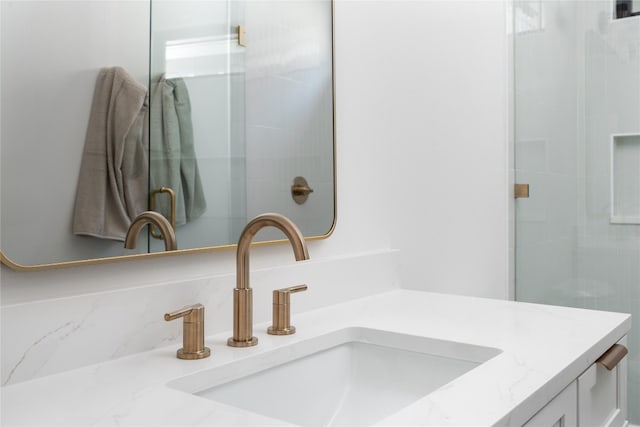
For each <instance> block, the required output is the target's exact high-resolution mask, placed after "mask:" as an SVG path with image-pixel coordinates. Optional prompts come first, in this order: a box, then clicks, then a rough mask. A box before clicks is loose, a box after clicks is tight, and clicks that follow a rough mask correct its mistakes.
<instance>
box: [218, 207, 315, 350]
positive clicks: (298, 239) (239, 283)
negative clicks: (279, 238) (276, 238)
mask: <svg viewBox="0 0 640 427" xmlns="http://www.w3.org/2000/svg"><path fill="white" fill-rule="evenodd" d="M268 226H271V227H276V228H278V229H280V230H281V231H282V232H283V233H284V234H285V235H286V236H287V238H288V239H289V242H290V243H291V246H292V247H293V253H294V255H295V258H296V261H301V260H305V259H309V252H308V251H307V244H306V243H305V241H304V237H303V236H302V233H301V232H300V230H299V229H298V227H296V225H295V224H294V223H293V222H291V220H290V219H288V218H287V217H285V216H283V215H280V214H274V213H267V214H262V215H258V216H257V217H255V218H254V219H252V220H251V221H250V222H249V223H248V224H247V225H246V226H245V228H244V230H242V233H241V234H240V239H239V240H238V249H237V251H236V287H235V289H234V290H233V337H231V338H229V339H228V340H227V345H229V346H231V347H251V346H254V345H256V344H258V338H256V337H254V336H253V289H251V287H250V286H249V248H250V247H251V240H252V239H253V236H255V235H256V233H257V232H258V231H259V230H260V229H262V228H264V227H268Z"/></svg>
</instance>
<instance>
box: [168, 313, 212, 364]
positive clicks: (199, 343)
mask: <svg viewBox="0 0 640 427" xmlns="http://www.w3.org/2000/svg"><path fill="white" fill-rule="evenodd" d="M180 317H184V322H183V326H182V330H183V332H182V348H181V349H180V350H178V352H177V354H176V356H177V357H178V359H188V360H193V359H204V358H205V357H209V356H210V355H211V350H210V349H209V347H205V346H204V305H202V304H194V305H189V306H186V307H184V308H181V309H180V310H177V311H174V312H171V313H165V315H164V320H166V321H167V322H169V321H171V320H175V319H178V318H180Z"/></svg>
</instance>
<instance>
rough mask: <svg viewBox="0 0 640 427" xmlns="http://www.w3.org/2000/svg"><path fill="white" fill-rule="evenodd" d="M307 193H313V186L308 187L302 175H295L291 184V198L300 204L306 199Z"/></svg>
mask: <svg viewBox="0 0 640 427" xmlns="http://www.w3.org/2000/svg"><path fill="white" fill-rule="evenodd" d="M309 193H313V188H309V184H308V183H307V180H306V179H305V178H304V177H302V176H296V177H295V178H294V179H293V185H292V186H291V197H292V198H293V200H294V201H295V202H296V203H297V204H299V205H301V204H303V203H304V202H306V201H307V198H308V197H309Z"/></svg>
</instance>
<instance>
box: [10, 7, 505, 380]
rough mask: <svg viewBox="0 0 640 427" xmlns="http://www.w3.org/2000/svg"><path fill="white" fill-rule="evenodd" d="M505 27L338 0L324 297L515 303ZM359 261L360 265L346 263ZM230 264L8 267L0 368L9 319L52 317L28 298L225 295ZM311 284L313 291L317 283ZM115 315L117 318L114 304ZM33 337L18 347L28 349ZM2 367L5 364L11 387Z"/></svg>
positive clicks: (491, 17) (427, 10)
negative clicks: (166, 291) (415, 293)
mask: <svg viewBox="0 0 640 427" xmlns="http://www.w3.org/2000/svg"><path fill="white" fill-rule="evenodd" d="M504 27H505V26H504V3H503V2H498V1H486V2H485V1H473V2H449V1H384V2H382V1H372V2H370V1H348V0H338V1H337V3H336V16H335V34H336V50H335V61H336V93H337V96H336V102H337V105H336V126H337V186H338V192H337V193H338V196H337V202H338V205H337V209H338V220H337V226H336V229H335V232H334V233H333V235H332V236H331V237H330V238H329V239H327V240H323V241H315V242H310V245H309V251H310V254H311V257H312V259H313V260H318V261H319V262H321V266H322V268H321V270H320V271H325V270H326V271H329V272H331V275H330V277H324V278H323V279H320V283H317V284H316V286H321V287H322V289H323V290H324V291H325V292H326V291H327V290H328V289H335V290H336V291H338V292H340V291H342V292H350V291H351V288H354V287H355V288H356V289H359V290H358V291H357V293H359V294H362V295H364V294H365V293H366V292H367V289H371V291H378V290H380V289H383V288H385V287H392V286H395V285H397V280H396V277H397V276H398V275H399V277H400V279H401V283H402V284H403V285H404V286H406V287H411V288H418V289H425V290H434V291H443V292H454V293H461V294H469V295H479V296H487V297H505V296H506V295H507V258H508V257H507V252H508V243H507V193H508V192H507V188H506V187H507V185H506V181H507V178H506V176H507V171H506V154H505V153H506V143H505V141H506V113H505V111H506V94H505V93H506V85H505V81H506V78H505V75H506V48H505V45H506V41H505V40H506V32H505V31H504ZM391 248H397V249H399V250H400V262H399V263H397V264H398V265H396V261H395V258H393V257H392V258H393V259H392V260H391V261H390V258H388V257H387V256H385V255H384V254H393V253H392V252H390V249H391ZM252 253H253V255H252V269H254V270H260V269H263V268H265V267H268V266H272V265H281V264H286V267H284V268H282V269H278V270H277V272H278V274H275V275H274V274H271V275H269V273H268V271H267V272H266V273H264V274H265V275H266V276H268V277H267V278H266V279H264V280H263V282H262V285H260V284H256V286H255V287H256V288H258V287H260V288H261V289H262V287H263V286H264V287H265V289H266V288H267V285H266V284H265V282H266V283H267V284H269V286H271V285H272V284H277V283H279V280H278V277H279V276H278V275H279V274H283V275H284V276H286V277H289V275H293V276H296V277H298V276H299V273H296V271H297V272H300V271H313V270H308V269H307V270H305V269H303V268H301V267H299V266H298V267H295V266H292V265H291V261H292V256H291V249H290V248H288V247H287V246H285V245H278V246H271V247H257V248H254V249H252ZM368 254H370V255H368ZM381 256H382V257H383V259H384V260H385V261H384V262H381V259H380V257H381ZM351 258H353V259H357V260H360V261H359V262H354V263H353V264H350V263H349V262H345V261H344V260H345V259H347V260H348V259H351ZM367 259H369V262H368V263H367V262H365V261H366V260H367ZM362 260H364V261H362ZM296 268H297V270H296ZM396 268H399V270H397V271H396ZM234 269H235V263H234V253H233V252H232V251H221V252H215V253H207V254H196V255H189V256H179V257H167V258H159V259H152V260H143V261H137V262H124V263H120V264H105V265H99V266H93V267H77V268H73V269H66V270H60V271H45V272H36V273H17V272H14V271H11V270H8V269H7V268H6V267H4V266H3V267H2V270H0V273H1V275H2V276H1V280H2V288H1V290H2V298H3V300H2V304H3V310H2V337H3V343H2V344H3V345H2V351H3V360H5V359H6V354H5V351H6V349H7V348H8V347H15V345H13V344H14V343H13V342H7V341H6V339H7V338H6V337H7V335H8V333H10V331H14V330H16V329H17V328H18V325H19V324H20V323H19V322H18V321H17V319H18V318H19V317H16V316H14V314H15V313H19V312H21V310H20V309H21V308H24V309H25V310H27V309H28V310H30V311H31V310H33V311H32V312H33V313H34V316H33V317H32V318H31V319H32V321H34V322H35V323H45V322H47V319H44V318H42V319H41V318H38V315H37V313H38V311H37V308H38V305H37V304H28V303H29V302H31V301H42V300H46V301H43V303H46V304H48V307H49V308H55V307H56V306H55V304H53V303H55V301H53V300H54V299H56V298H63V299H62V300H59V301H60V306H61V307H62V306H64V305H65V304H66V303H67V302H69V300H71V299H73V298H80V297H79V295H83V294H95V295H105V296H109V295H111V294H113V293H114V292H115V291H118V290H121V291H118V292H127V293H128V294H131V295H134V294H136V295H138V296H137V297H136V298H142V299H143V303H144V304H151V303H153V304H156V301H155V300H154V289H157V286H175V285H174V284H175V283H177V284H178V285H179V283H180V282H185V283H186V282H190V281H191V282H193V281H201V280H204V281H205V283H204V284H202V283H199V282H198V284H197V287H198V291H197V292H196V291H194V292H192V293H190V294H189V295H192V296H194V297H195V296H198V295H203V294H206V292H207V289H211V292H214V291H215V290H216V289H217V288H218V287H224V288H227V287H228V288H229V294H231V286H232V280H229V277H232V276H230V275H232V274H233V271H234ZM380 269H382V270H383V271H380ZM372 273H375V274H372ZM214 276H215V277H217V276H223V279H210V278H212V277H214ZM259 276H260V275H258V277H259ZM340 277H344V279H340ZM303 280H307V281H308V282H309V285H310V286H313V285H314V284H313V283H312V278H308V279H307V278H304V279H303ZM356 281H361V283H359V284H356V283H355V282H356ZM368 282H370V284H369V283H368ZM193 283H195V282H193ZM350 283H353V285H350ZM363 283H364V287H363ZM157 284H160V285H157ZM284 285H286V283H285V284H284ZM193 286H196V285H193ZM193 286H192V287H191V288H189V289H193ZM369 287H370V288H369ZM214 288H215V289H214ZM146 290H148V292H147V291H146ZM116 293H117V292H116ZM175 295H180V293H175ZM189 295H182V296H179V297H176V300H175V301H173V300H171V301H165V302H163V304H165V305H166V307H165V305H162V307H163V309H167V310H169V309H173V308H175V307H173V306H171V307H170V306H169V305H180V304H179V303H182V302H183V300H186V298H187V297H188V296H189ZM311 295H312V294H309V296H310V297H311ZM338 295H339V293H338ZM353 296H354V295H353V293H352V292H351V293H350V294H349V296H348V297H353ZM325 301H326V302H328V301H329V299H328V298H325ZM52 302H53V303H52ZM173 302H175V304H173ZM193 302H195V301H193ZM23 303H26V305H24V306H21V305H20V304H23ZM112 304H115V302H114V303H112ZM127 307H128V305H127ZM221 309H223V310H228V307H226V306H225V307H221ZM122 310H123V311H126V310H129V311H131V308H126V307H122ZM109 311H110V312H113V313H114V316H117V313H118V309H117V307H109ZM131 312H132V313H135V310H134V311H131ZM161 315H162V312H160V310H159V312H158V316H161ZM262 316H264V317H263V318H264V319H266V312H264V313H262ZM43 317H44V316H43ZM40 320H42V322H39V321H40ZM256 320H257V321H259V320H260V318H257V319H256ZM159 322H160V323H161V322H162V321H161V320H160V321H159ZM228 322H230V319H228ZM228 322H227V323H228ZM90 326H91V325H84V326H83V328H84V327H90ZM230 326H231V325H230V323H229V324H224V325H221V326H217V327H224V328H227V329H228V328H230ZM39 327H41V325H40V326H39ZM123 327H126V326H123ZM156 327H157V326H156ZM168 327H172V326H168ZM51 328H52V329H55V328H54V326H53V325H52V326H51ZM176 331H177V329H176ZM176 335H177V332H176ZM65 337H66V336H63V337H62V340H61V341H59V343H62V341H63V340H64V339H66V338H65ZM35 339H37V337H35V338H34V341H35ZM172 339H173V341H175V340H176V339H177V336H173V338H172ZM34 341H31V343H29V342H27V343H23V345H24V348H23V349H22V350H23V351H27V350H29V349H32V347H29V345H30V344H33V343H34ZM57 342H58V341H57ZM166 343H167V342H164V343H158V342H155V343H148V344H147V345H148V346H153V345H160V344H166ZM11 351H12V352H14V353H15V352H16V351H17V352H18V355H19V354H21V353H20V351H21V349H16V348H12V349H11ZM129 351H141V349H140V348H136V349H135V350H129ZM117 355H123V353H122V352H120V353H117ZM6 369H7V367H6V366H5V365H4V364H3V378H4V377H5V373H6Z"/></svg>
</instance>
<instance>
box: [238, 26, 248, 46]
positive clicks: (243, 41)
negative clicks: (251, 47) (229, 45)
mask: <svg viewBox="0 0 640 427" xmlns="http://www.w3.org/2000/svg"><path fill="white" fill-rule="evenodd" d="M236 31H237V32H238V44H239V45H240V46H246V45H247V40H246V39H245V36H246V30H245V29H244V25H238V28H237V29H236Z"/></svg>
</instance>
